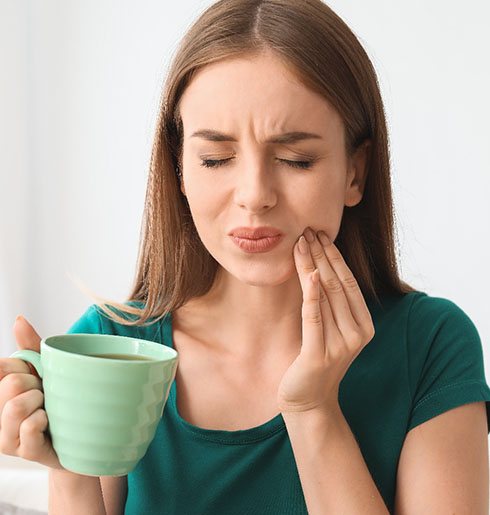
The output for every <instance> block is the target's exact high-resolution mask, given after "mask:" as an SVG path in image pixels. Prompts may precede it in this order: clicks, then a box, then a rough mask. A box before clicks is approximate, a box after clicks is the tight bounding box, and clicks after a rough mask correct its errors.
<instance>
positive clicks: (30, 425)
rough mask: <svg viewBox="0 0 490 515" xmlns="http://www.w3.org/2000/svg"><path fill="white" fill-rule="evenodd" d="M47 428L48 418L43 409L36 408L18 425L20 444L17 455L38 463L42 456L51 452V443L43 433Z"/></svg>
mask: <svg viewBox="0 0 490 515" xmlns="http://www.w3.org/2000/svg"><path fill="white" fill-rule="evenodd" d="M47 428H48V416H47V415H46V411H45V410H44V409H43V408H37V409H36V411H34V413H32V415H30V416H29V417H27V418H26V419H25V420H24V421H23V422H21V424H20V429H19V439H20V444H19V448H18V449H17V455H18V456H20V457H21V458H24V459H26V460H31V461H38V460H40V459H42V458H43V454H44V453H45V452H46V451H47V450H49V451H51V442H50V441H49V440H48V438H47V434H46V433H45V431H46V430H47Z"/></svg>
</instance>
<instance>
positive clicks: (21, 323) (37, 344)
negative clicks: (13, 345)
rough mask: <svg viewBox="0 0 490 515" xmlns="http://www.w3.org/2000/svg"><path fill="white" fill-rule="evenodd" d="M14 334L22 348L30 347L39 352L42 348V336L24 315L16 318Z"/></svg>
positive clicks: (18, 345)
mask: <svg viewBox="0 0 490 515" xmlns="http://www.w3.org/2000/svg"><path fill="white" fill-rule="evenodd" d="M14 336H15V341H16V342H17V347H18V348H19V349H20V350H22V349H29V350H34V351H36V352H39V350H40V348H41V337H40V336H39V335H38V334H37V332H36V330H35V329H34V327H32V325H31V324H30V323H29V322H28V321H27V320H26V319H25V318H24V317H23V316H22V315H19V316H18V317H17V318H16V319H15V322H14Z"/></svg>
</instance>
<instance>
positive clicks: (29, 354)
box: [9, 349, 43, 379]
mask: <svg viewBox="0 0 490 515" xmlns="http://www.w3.org/2000/svg"><path fill="white" fill-rule="evenodd" d="M9 358H18V359H21V360H22V361H27V363H30V364H31V365H32V366H33V367H34V368H35V369H36V372H37V375H38V376H39V377H40V378H41V379H42V377H43V366H42V364H41V354H39V352H36V351H33V350H27V349H24V350H18V351H16V352H14V353H13V354H11V355H10V356H9Z"/></svg>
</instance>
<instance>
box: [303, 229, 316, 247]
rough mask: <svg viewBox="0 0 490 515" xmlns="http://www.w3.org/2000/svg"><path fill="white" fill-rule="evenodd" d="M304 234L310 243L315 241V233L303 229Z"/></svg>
mask: <svg viewBox="0 0 490 515" xmlns="http://www.w3.org/2000/svg"><path fill="white" fill-rule="evenodd" d="M304 234H305V236H306V239H307V240H308V241H309V242H310V243H313V242H314V241H315V233H314V232H313V231H312V230H311V229H310V228H309V227H307V228H306V229H305V231H304Z"/></svg>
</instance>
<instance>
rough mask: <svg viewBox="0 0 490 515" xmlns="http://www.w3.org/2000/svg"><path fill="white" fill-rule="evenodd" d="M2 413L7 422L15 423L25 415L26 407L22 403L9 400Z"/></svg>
mask: <svg viewBox="0 0 490 515" xmlns="http://www.w3.org/2000/svg"><path fill="white" fill-rule="evenodd" d="M3 413H4V416H5V418H6V419H7V420H13V421H17V420H19V419H21V418H23V417H24V416H25V415H26V407H25V404H24V403H23V402H22V401H18V400H17V399H10V400H9V401H7V402H6V403H5V406H4V408H3Z"/></svg>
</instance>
